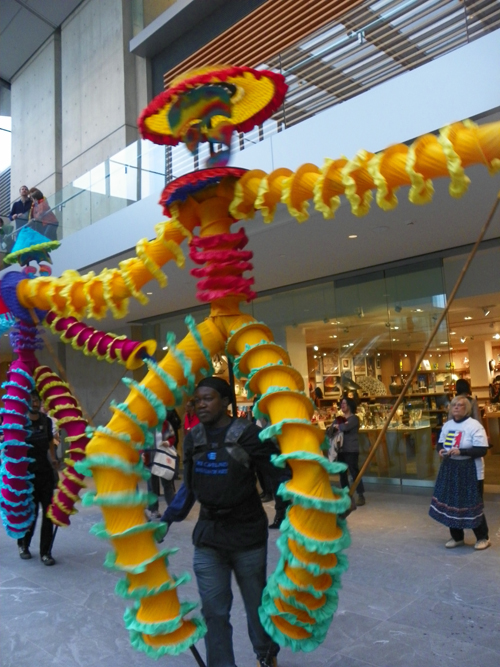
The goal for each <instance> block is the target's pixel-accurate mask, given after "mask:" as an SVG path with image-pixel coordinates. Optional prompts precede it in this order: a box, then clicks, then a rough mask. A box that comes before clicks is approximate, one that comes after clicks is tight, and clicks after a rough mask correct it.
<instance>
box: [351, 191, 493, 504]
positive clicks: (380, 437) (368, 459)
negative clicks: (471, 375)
mask: <svg viewBox="0 0 500 667" xmlns="http://www.w3.org/2000/svg"><path fill="white" fill-rule="evenodd" d="M499 204H500V192H498V194H497V197H496V200H495V203H494V204H493V206H492V208H491V211H490V213H489V215H488V217H487V219H486V222H485V223H484V225H483V228H482V229H481V232H480V234H479V237H478V239H477V241H476V242H475V244H474V246H473V248H472V250H471V251H470V253H469V256H468V257H467V261H466V262H465V264H464V266H463V269H462V271H461V272H460V275H459V276H458V278H457V282H456V283H455V286H454V288H453V289H452V291H451V294H450V296H449V298H448V300H447V303H446V307H445V308H444V310H443V312H442V313H441V315H440V316H439V318H438V320H437V322H436V324H435V325H434V329H433V330H432V331H431V334H430V336H429V338H428V340H427V343H426V344H425V345H424V348H423V350H422V352H421V353H420V354H419V356H418V359H417V360H416V362H415V365H414V366H413V368H412V371H411V373H410V376H409V378H408V380H407V381H406V384H405V385H404V386H403V388H402V391H401V393H400V394H399V396H398V397H397V399H396V402H395V403H394V405H393V406H392V410H391V411H390V412H389V415H388V417H387V419H386V421H385V423H384V425H383V427H382V430H381V431H380V433H379V434H378V437H377V439H376V441H375V443H374V445H373V447H372V448H371V449H370V451H369V453H368V456H367V457H366V461H365V462H364V463H363V465H362V467H361V470H360V471H359V473H358V476H357V477H356V479H355V480H354V482H353V483H352V486H351V487H350V489H349V495H350V496H353V495H354V492H355V491H356V488H357V486H358V484H359V482H360V481H361V478H362V477H363V475H364V473H365V471H366V469H367V468H368V466H369V465H370V462H371V460H372V459H373V457H374V455H375V452H376V451H377V448H378V447H379V445H380V443H381V442H382V440H383V438H385V434H386V433H387V429H388V428H389V424H390V422H391V420H392V418H393V417H394V415H395V414H396V410H397V409H398V407H399V406H400V405H401V402H402V400H403V398H404V397H405V395H406V392H407V391H408V387H409V386H410V385H411V382H412V380H413V378H414V377H415V375H416V374H417V372H418V369H419V367H420V364H421V363H422V360H423V358H424V356H425V354H426V352H427V350H428V349H429V346H430V344H431V343H432V341H433V339H434V336H435V335H436V334H437V332H438V330H439V327H440V326H441V323H442V322H443V320H444V318H445V317H446V315H447V314H448V311H449V309H450V306H451V304H452V303H453V300H454V298H455V296H456V294H457V292H458V290H459V288H460V285H461V284H462V281H463V279H464V278H465V274H466V273H467V271H468V269H469V266H470V265H471V262H472V260H473V259H474V257H475V255H476V252H477V250H478V248H479V245H480V243H481V241H482V240H483V238H484V235H485V234H486V232H487V230H488V227H489V226H490V223H491V221H492V219H493V216H494V215H495V213H496V210H497V208H498V206H499Z"/></svg>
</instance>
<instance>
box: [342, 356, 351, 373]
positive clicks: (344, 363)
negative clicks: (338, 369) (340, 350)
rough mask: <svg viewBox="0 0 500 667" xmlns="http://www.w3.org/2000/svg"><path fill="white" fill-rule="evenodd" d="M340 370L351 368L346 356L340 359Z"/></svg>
mask: <svg viewBox="0 0 500 667" xmlns="http://www.w3.org/2000/svg"><path fill="white" fill-rule="evenodd" d="M342 370H343V371H349V370H351V360H350V359H349V358H348V357H346V358H344V359H342Z"/></svg>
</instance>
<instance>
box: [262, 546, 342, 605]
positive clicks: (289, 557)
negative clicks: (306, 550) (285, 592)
mask: <svg viewBox="0 0 500 667" xmlns="http://www.w3.org/2000/svg"><path fill="white" fill-rule="evenodd" d="M288 538H289V535H284V534H281V535H280V536H279V538H278V540H277V542H276V544H277V545H278V547H279V549H280V552H281V555H282V556H283V558H285V560H286V561H287V562H288V563H290V565H291V566H292V567H301V568H303V569H304V570H307V571H308V572H310V573H311V574H313V575H315V576H318V575H320V574H324V573H325V572H326V573H327V574H330V575H332V576H337V575H339V574H343V573H344V572H345V571H346V570H347V569H348V568H349V561H348V560H347V556H346V555H345V554H343V553H337V554H335V555H336V557H337V563H336V564H335V565H334V566H333V567H329V568H326V567H321V565H318V563H303V562H302V561H301V560H299V559H298V558H296V557H295V556H294V555H293V553H292V552H291V551H290V549H289V547H288ZM314 553H316V552H314ZM273 597H275V596H274V595H273ZM283 599H285V598H283ZM305 608H306V607H305Z"/></svg>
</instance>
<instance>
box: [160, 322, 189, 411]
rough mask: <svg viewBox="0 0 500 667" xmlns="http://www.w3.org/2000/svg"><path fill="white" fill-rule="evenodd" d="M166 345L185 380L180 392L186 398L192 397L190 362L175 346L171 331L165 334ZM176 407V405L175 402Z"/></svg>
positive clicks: (173, 335)
mask: <svg viewBox="0 0 500 667" xmlns="http://www.w3.org/2000/svg"><path fill="white" fill-rule="evenodd" d="M167 345H168V351H169V352H170V354H171V355H172V356H173V357H174V359H175V360H176V361H177V363H178V364H180V366H181V368H182V374H183V375H184V379H185V380H186V384H185V385H183V386H182V387H181V390H182V391H183V392H184V394H185V395H186V396H192V395H193V393H194V389H195V377H194V374H193V372H192V367H193V364H192V361H191V359H189V357H187V356H186V355H185V354H184V352H183V351H182V350H179V348H178V347H177V345H176V344H175V334H173V333H172V332H171V331H170V332H169V333H168V334H167ZM176 405H178V403H177V402H176Z"/></svg>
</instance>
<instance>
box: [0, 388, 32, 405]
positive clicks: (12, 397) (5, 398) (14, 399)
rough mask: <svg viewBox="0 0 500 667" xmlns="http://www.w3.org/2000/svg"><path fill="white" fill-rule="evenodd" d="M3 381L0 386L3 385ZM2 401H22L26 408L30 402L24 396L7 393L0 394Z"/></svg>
mask: <svg viewBox="0 0 500 667" xmlns="http://www.w3.org/2000/svg"><path fill="white" fill-rule="evenodd" d="M4 384H5V382H4V383H3V384H2V387H3V386H4ZM2 401H4V402H5V401H17V402H18V403H22V404H23V405H25V406H26V408H29V406H30V404H29V401H27V400H26V399H25V398H18V397H17V396H9V394H4V395H3V396H2Z"/></svg>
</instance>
